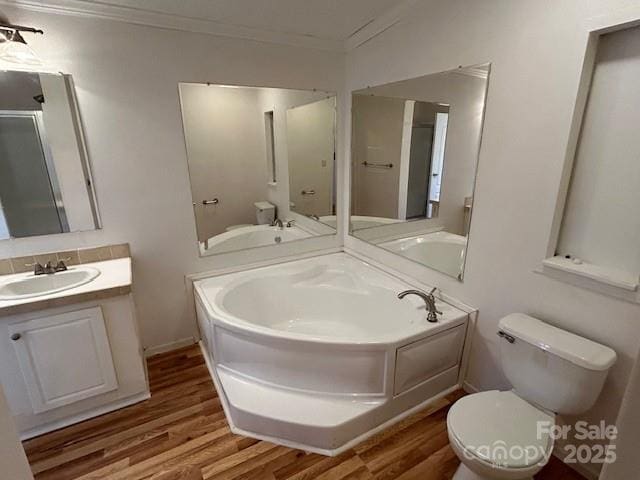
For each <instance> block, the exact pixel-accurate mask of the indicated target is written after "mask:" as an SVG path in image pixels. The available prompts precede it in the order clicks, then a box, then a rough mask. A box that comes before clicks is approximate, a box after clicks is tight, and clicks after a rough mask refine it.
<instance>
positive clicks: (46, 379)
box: [9, 307, 118, 413]
mask: <svg viewBox="0 0 640 480" xmlns="http://www.w3.org/2000/svg"><path fill="white" fill-rule="evenodd" d="M9 335H11V338H12V339H13V340H14V342H13V345H14V347H15V350H16V354H17V356H18V362H19V364H20V369H21V370H22V375H23V376H24V380H25V383H26V385H27V390H28V392H29V397H30V399H31V404H32V406H33V410H34V412H35V413H41V412H45V411H47V410H51V409H53V408H57V407H61V406H63V405H68V404H70V403H74V402H77V401H79V400H83V399H85V398H89V397H94V396H96V395H100V394H103V393H106V392H109V391H112V390H115V389H116V388H118V382H117V380H116V374H115V370H114V368H113V359H112V357H111V350H110V348H109V339H108V337H107V331H106V329H105V325H104V318H103V316H102V310H101V309H100V307H94V308H87V309H84V310H78V311H75V312H66V313H62V314H59V315H49V316H46V317H41V318H35V319H31V320H27V321H24V322H21V323H15V324H12V325H9Z"/></svg>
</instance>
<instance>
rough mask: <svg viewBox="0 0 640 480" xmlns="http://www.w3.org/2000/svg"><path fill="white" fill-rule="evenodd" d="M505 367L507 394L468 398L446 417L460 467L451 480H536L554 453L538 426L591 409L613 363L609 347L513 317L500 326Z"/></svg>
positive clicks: (614, 359) (535, 321)
mask: <svg viewBox="0 0 640 480" xmlns="http://www.w3.org/2000/svg"><path fill="white" fill-rule="evenodd" d="M498 335H499V336H500V337H501V341H500V360H501V363H502V368H503V369H504V373H505V375H506V377H507V379H508V380H509V381H510V382H511V384H512V385H513V390H512V391H508V392H500V391H491V392H482V393H476V394H473V395H468V396H466V397H463V398H461V399H460V400H458V401H457V402H456V403H455V404H454V405H453V406H452V407H451V409H450V410H449V414H448V416H447V429H448V433H449V441H450V443H451V447H452V448H453V450H454V451H455V453H456V455H457V456H458V458H459V459H460V461H461V462H462V463H461V464H460V467H459V468H458V470H457V471H456V474H455V475H454V477H453V479H454V480H490V479H505V480H525V479H531V478H532V477H533V475H535V474H536V473H537V472H538V471H539V470H540V469H542V467H544V465H545V464H546V463H547V462H548V460H549V458H550V455H551V452H552V450H553V439H552V438H551V436H550V434H549V433H542V434H539V432H538V422H547V423H546V425H547V426H548V427H549V428H546V429H545V428H542V429H541V430H544V431H546V432H548V431H549V430H550V427H552V426H553V425H554V424H555V423H554V422H555V414H564V415H577V414H580V413H583V412H585V411H587V410H588V409H589V408H591V407H592V406H593V404H594V403H595V401H596V399H597V398H598V395H599V394H600V391H601V390H602V386H603V384H604V381H605V379H606V377H607V373H608V371H609V369H610V368H611V366H612V365H613V364H614V363H615V361H616V353H615V352H614V351H613V350H612V349H610V348H609V347H605V346H604V345H600V344H598V343H595V342H592V341H591V340H587V339H586V338H583V337H580V336H578V335H574V334H572V333H569V332H566V331H564V330H561V329H559V328H556V327H553V326H551V325H548V324H546V323H544V322H541V321H540V320H537V319H535V318H533V317H530V316H528V315H524V314H521V313H514V314H511V315H508V316H506V317H505V318H503V319H502V320H500V323H499V330H498Z"/></svg>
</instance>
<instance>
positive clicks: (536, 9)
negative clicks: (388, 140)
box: [344, 0, 640, 422]
mask: <svg viewBox="0 0 640 480" xmlns="http://www.w3.org/2000/svg"><path fill="white" fill-rule="evenodd" d="M633 4H634V2H630V1H625V0H610V1H606V2H604V1H593V2H584V1H582V0H563V1H556V0H553V1H552V0H521V1H518V2H514V1H508V0H485V1H482V2H478V1H475V0H451V1H448V2H435V1H431V2H420V4H419V5H417V6H416V7H414V9H413V10H412V11H411V12H410V13H409V15H407V17H406V18H405V19H403V20H402V21H400V22H399V23H397V24H396V25H394V26H393V27H391V28H389V29H388V30H386V31H385V32H384V33H382V34H380V35H378V36H377V37H375V38H373V39H371V40H370V41H368V42H367V43H365V44H363V45H362V46H360V47H359V48H357V49H356V50H354V51H352V52H351V53H350V54H349V55H348V57H347V65H348V67H347V88H348V90H357V89H361V88H363V87H365V86H367V85H376V84H383V83H386V82H391V81H396V80H400V79H405V78H411V77H417V76H421V75H424V74H428V73H434V72H439V71H444V70H449V69H451V68H455V67H456V66H458V65H472V64H478V63H482V62H491V63H492V69H491V78H490V81H489V91H488V98H487V110H486V117H485V124H484V135H483V140H482V149H481V153H480V162H479V171H478V179H477V188H476V196H475V204H474V212H473V221H472V225H471V242H470V246H469V250H468V255H467V270H466V272H465V281H464V283H459V282H457V281H455V280H453V279H450V278H448V277H446V276H445V275H443V274H439V273H437V272H435V271H432V270H429V269H427V268H425V267H421V266H419V265H417V264H414V263H412V262H410V261H408V260H406V259H402V258H401V257H398V256H395V255H393V254H391V253H387V252H384V251H382V250H380V249H377V248H375V247H372V246H369V245H368V244H365V243H364V242H360V241H358V240H356V239H353V238H351V237H348V238H347V239H346V240H345V242H346V245H347V247H350V248H357V249H358V250H360V251H361V252H363V253H365V254H369V255H372V256H375V257H376V258H377V259H379V260H381V261H384V262H385V263H387V264H389V265H392V266H394V267H396V268H398V269H400V270H402V271H404V272H406V273H409V274H412V275H414V276H416V277H418V278H419V279H420V280H421V281H423V282H425V283H427V284H432V285H437V286H439V287H440V288H441V289H442V290H443V291H444V292H446V293H447V294H450V295H453V296H454V297H458V298H460V299H461V300H463V301H465V302H467V303H469V304H471V305H473V306H475V307H477V308H479V309H480V314H479V319H478V326H477V333H476V336H475V338H474V342H473V349H472V354H471V359H470V370H469V377H468V379H469V381H470V382H471V383H472V384H473V385H475V386H476V387H478V388H481V389H490V388H507V387H508V386H509V385H508V383H507V381H506V380H505V378H504V377H503V375H502V373H501V369H500V364H499V359H498V356H497V352H498V341H499V339H498V337H497V336H496V326H497V322H498V320H499V319H500V318H501V317H503V316H504V315H505V314H507V313H509V312H516V311H521V312H526V313H529V314H532V315H535V316H537V317H539V318H541V319H544V320H546V321H548V322H550V323H553V324H555V325H558V326H560V327H563V328H566V329H568V330H571V331H573V332H576V333H578V334H581V335H584V336H586V337H589V338H592V339H594V340H596V341H599V342H602V343H604V344H607V345H609V346H611V347H613V348H614V349H615V350H616V351H617V353H618V362H617V364H616V365H615V367H614V368H613V370H612V371H611V374H610V376H609V378H608V380H607V384H606V385H605V388H604V391H603V393H602V395H601V397H600V400H599V402H598V404H597V405H596V407H594V409H593V410H592V412H590V414H589V415H587V418H588V419H591V420H596V419H600V418H604V419H605V420H607V421H610V422H612V421H614V420H615V418H616V414H617V411H618V409H619V406H620V402H621V398H622V395H623V392H624V390H625V387H626V383H627V380H628V377H629V372H630V370H631V367H632V365H633V362H634V359H635V357H636V354H637V352H638V342H639V339H640V322H639V321H638V319H639V318H640V305H636V304H632V303H627V302H624V301H620V300H616V299H613V298H610V297H606V296H602V295H600V294H597V293H594V292H590V291H587V290H584V289H580V288H578V287H574V286H571V285H568V284H564V283H560V282H558V281H555V280H552V279H550V278H547V277H545V276H543V275H540V274H537V273H535V272H534V270H535V269H536V268H538V267H539V265H540V262H541V261H542V259H543V258H544V257H545V254H546V248H547V244H548V241H549V236H550V231H551V223H552V219H553V214H554V209H555V199H556V197H557V194H558V189H559V185H560V179H561V173H562V167H563V161H564V156H565V151H566V148H567V141H568V135H569V130H570V126H571V119H572V113H573V107H574V103H575V99H576V93H577V88H578V82H579V79H580V73H581V68H582V62H583V57H584V53H585V49H586V44H587V33H588V26H589V24H590V22H591V21H592V20H591V19H592V18H593V17H596V16H599V15H613V14H618V13H620V12H619V11H621V10H622V9H623V8H626V7H628V8H630V9H632V10H633V11H634V12H635V11H637V13H638V17H640V9H638V7H637V3H636V4H635V6H633ZM627 16H628V15H622V14H620V17H621V18H626V17H627ZM344 108H345V112H348V108H349V106H348V105H346V106H345V107H344ZM348 148H349V146H348V145H346V146H345V149H346V150H345V151H346V152H348ZM345 185H348V178H346V179H345ZM346 208H347V207H346V206H345V210H344V211H345V213H346ZM345 221H346V220H345Z"/></svg>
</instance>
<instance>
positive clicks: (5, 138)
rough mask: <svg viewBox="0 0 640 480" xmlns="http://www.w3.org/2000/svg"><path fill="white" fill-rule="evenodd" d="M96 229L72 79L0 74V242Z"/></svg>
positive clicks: (52, 75) (43, 74)
mask: <svg viewBox="0 0 640 480" xmlns="http://www.w3.org/2000/svg"><path fill="white" fill-rule="evenodd" d="M96 228H100V219H99V216H98V209H97V205H96V197H95V193H94V190H93V181H92V179H91V168H90V165H89V161H88V157H87V149H86V146H85V143H84V137H83V133H82V126H81V122H80V115H79V111H78V107H77V103H76V99H75V92H74V86H73V80H72V78H71V76H70V75H62V74H50V73H34V72H19V71H0V240H6V239H11V238H22V237H30V236H35V235H50V234H56V233H66V232H77V231H84V230H94V229H96Z"/></svg>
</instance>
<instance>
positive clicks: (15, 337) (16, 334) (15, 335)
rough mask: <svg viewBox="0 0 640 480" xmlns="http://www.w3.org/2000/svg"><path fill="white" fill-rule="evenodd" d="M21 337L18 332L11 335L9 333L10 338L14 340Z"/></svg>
mask: <svg viewBox="0 0 640 480" xmlns="http://www.w3.org/2000/svg"><path fill="white" fill-rule="evenodd" d="M21 338H22V335H20V334H19V333H14V334H13V335H11V340H13V341H14V342H15V341H17V340H20V339H21Z"/></svg>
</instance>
